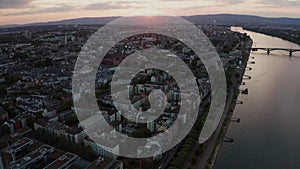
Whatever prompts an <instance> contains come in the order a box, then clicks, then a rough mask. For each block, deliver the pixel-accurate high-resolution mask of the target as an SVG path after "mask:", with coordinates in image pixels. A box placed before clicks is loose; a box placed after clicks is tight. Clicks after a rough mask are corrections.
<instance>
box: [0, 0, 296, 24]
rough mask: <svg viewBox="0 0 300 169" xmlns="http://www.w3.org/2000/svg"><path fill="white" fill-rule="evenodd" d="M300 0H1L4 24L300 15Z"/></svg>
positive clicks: (0, 11)
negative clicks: (156, 14)
mask: <svg viewBox="0 0 300 169" xmlns="http://www.w3.org/2000/svg"><path fill="white" fill-rule="evenodd" d="M299 9H300V0H148V1H147V0H84V1H83V0H63V1H62V0H0V25H8V24H24V23H33V22H46V21H57V20H63V19H71V18H81V17H104V16H129V15H133V14H139V13H145V12H159V13H165V14H171V15H176V16H187V15H202V14H220V13H230V14H250V15H258V16H266V17H293V18H296V17H298V18H300V10H299Z"/></svg>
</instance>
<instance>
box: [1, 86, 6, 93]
mask: <svg viewBox="0 0 300 169" xmlns="http://www.w3.org/2000/svg"><path fill="white" fill-rule="evenodd" d="M0 95H6V86H5V85H3V84H0Z"/></svg>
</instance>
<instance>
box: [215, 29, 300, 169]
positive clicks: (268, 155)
mask: <svg viewBox="0 0 300 169" xmlns="http://www.w3.org/2000/svg"><path fill="white" fill-rule="evenodd" d="M237 31H239V32H241V33H247V34H248V35H249V36H250V37H251V39H253V44H255V45H256V46H258V47H266V46H267V47H270V48H276V47H280V48H295V49H298V48H300V46H298V45H297V44H294V43H291V42H288V41H285V40H282V39H280V38H276V37H272V36H268V35H264V34H261V33H256V32H251V31H247V30H237ZM299 56H300V55H299V54H298V53H295V57H292V58H289V57H288V54H287V53H286V52H283V51H273V52H272V53H271V54H270V55H267V54H266V53H265V52H263V51H258V52H251V55H250V57H255V62H256V63H255V64H253V65H251V66H250V65H249V66H250V67H251V68H252V71H248V70H249V69H248V68H247V69H246V72H245V74H246V75H249V76H251V77H252V78H251V80H246V81H245V82H246V86H241V88H245V87H247V88H248V89H249V91H250V93H249V94H248V95H247V96H244V95H240V96H239V100H242V101H243V105H237V106H236V108H235V111H234V114H233V116H234V117H238V118H240V119H241V123H239V124H236V123H231V124H230V126H229V128H228V131H227V134H226V136H229V137H231V138H234V143H233V144H229V143H224V144H223V145H222V147H221V149H220V152H219V154H218V157H217V160H216V163H215V165H214V169H225V168H227V169H235V168H243V169H253V168H268V169H278V168H284V169H294V168H300V159H299V158H297V157H298V156H299V150H298V149H295V147H297V146H299V145H300V142H299V141H300V140H299V139H298V138H299V132H300V124H299V123H298V122H299V120H300V114H299V111H300V107H299V102H298V101H299V99H296V98H299V94H300V89H299V85H300V77H299V76H298V73H299V72H300V57H299Z"/></svg>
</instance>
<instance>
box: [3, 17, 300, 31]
mask: <svg viewBox="0 0 300 169" xmlns="http://www.w3.org/2000/svg"><path fill="white" fill-rule="evenodd" d="M181 17H182V18H184V19H186V20H188V21H190V22H192V23H194V24H219V25H235V26H243V25H247V24H251V25H253V24H257V25H266V24H275V25H297V26H300V18H287V17H282V18H268V17H261V16H254V15H237V14H211V15H192V16H181ZM117 18H119V17H85V18H75V19H67V20H60V21H51V22H37V23H30V24H23V25H17V24H12V25H3V26H0V28H14V27H28V26H51V25H95V24H106V23H108V22H110V21H113V20H114V19H117Z"/></svg>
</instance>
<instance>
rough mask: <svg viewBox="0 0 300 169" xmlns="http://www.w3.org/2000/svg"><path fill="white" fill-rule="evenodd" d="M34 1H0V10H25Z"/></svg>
mask: <svg viewBox="0 0 300 169" xmlns="http://www.w3.org/2000/svg"><path fill="white" fill-rule="evenodd" d="M33 1H36V0H0V9H13V8H27V7H30V6H31V2H33Z"/></svg>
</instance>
